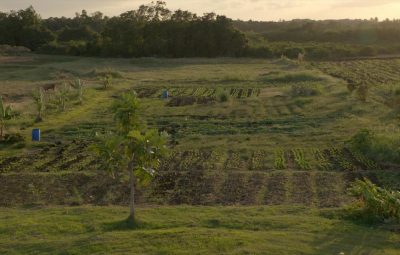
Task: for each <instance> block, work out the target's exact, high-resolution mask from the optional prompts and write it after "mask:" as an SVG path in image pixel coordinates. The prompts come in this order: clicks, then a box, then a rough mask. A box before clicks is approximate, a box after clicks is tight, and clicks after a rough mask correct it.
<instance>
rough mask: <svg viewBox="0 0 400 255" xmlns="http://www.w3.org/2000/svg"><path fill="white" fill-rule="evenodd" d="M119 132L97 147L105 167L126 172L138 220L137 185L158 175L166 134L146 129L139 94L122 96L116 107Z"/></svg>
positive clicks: (118, 171)
mask: <svg viewBox="0 0 400 255" xmlns="http://www.w3.org/2000/svg"><path fill="white" fill-rule="evenodd" d="M112 109H113V112H114V120H115V122H116V130H117V132H115V133H112V134H110V135H107V136H105V137H104V139H103V141H102V142H101V143H99V144H98V145H96V146H95V148H94V149H95V151H96V152H97V154H98V155H99V156H100V159H101V161H102V162H103V165H104V166H106V169H108V170H109V171H110V172H111V173H112V175H113V176H115V175H116V174H117V175H120V174H123V173H127V174H128V175H129V186H130V200H129V204H130V214H129V218H128V220H129V221H130V222H132V223H133V222H134V221H135V186H136V182H140V183H144V184H146V183H148V182H149V181H150V180H151V179H152V177H153V176H154V175H155V173H156V170H155V169H156V168H157V167H158V166H159V164H160V158H161V157H163V156H164V155H165V154H166V152H167V150H166V139H167V134H166V133H161V134H159V133H158V131H157V130H153V129H146V127H145V125H144V124H143V122H142V121H141V119H140V118H139V101H138V99H137V97H136V94H135V93H133V92H131V93H127V94H123V95H122V97H121V99H119V100H117V101H116V102H115V103H114V105H113V107H112Z"/></svg>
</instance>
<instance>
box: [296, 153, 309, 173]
mask: <svg viewBox="0 0 400 255" xmlns="http://www.w3.org/2000/svg"><path fill="white" fill-rule="evenodd" d="M292 153H293V156H294V162H295V163H296V164H297V166H298V167H299V168H300V169H302V170H310V169H311V165H310V163H309V162H308V160H307V159H306V157H305V155H304V150H302V149H293V150H292Z"/></svg>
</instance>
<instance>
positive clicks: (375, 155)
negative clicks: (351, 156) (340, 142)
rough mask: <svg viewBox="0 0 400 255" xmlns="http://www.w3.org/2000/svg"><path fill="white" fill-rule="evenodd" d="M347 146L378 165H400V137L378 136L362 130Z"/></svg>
mask: <svg viewBox="0 0 400 255" xmlns="http://www.w3.org/2000/svg"><path fill="white" fill-rule="evenodd" d="M347 144H348V146H349V148H350V149H351V150H352V151H355V152H358V153H360V154H362V155H363V156H365V157H366V158H368V159H371V160H373V161H375V162H376V163H381V164H384V163H392V164H400V138H399V137H387V136H383V135H380V136H378V135H376V134H374V133H373V132H371V131H369V130H361V131H360V132H358V133H357V134H356V135H354V136H353V137H352V138H351V139H350V140H349V141H348V143H347Z"/></svg>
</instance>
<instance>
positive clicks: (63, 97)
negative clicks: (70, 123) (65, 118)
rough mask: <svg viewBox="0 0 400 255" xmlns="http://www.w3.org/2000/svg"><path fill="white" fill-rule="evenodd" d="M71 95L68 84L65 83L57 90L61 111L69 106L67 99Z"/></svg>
mask: <svg viewBox="0 0 400 255" xmlns="http://www.w3.org/2000/svg"><path fill="white" fill-rule="evenodd" d="M68 96H69V87H68V86H67V84H65V83H64V84H63V86H62V87H61V88H60V89H59V90H58V91H57V100H58V107H59V109H60V110H61V111H63V112H64V111H65V109H66V108H67V101H68V99H69V98H68Z"/></svg>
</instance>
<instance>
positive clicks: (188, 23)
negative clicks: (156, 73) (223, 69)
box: [0, 1, 247, 57]
mask: <svg viewBox="0 0 400 255" xmlns="http://www.w3.org/2000/svg"><path fill="white" fill-rule="evenodd" d="M0 44H9V45H16V46H25V47H28V48H30V49H31V50H34V51H38V52H43V53H54V54H70V55H88V56H116V57H150V56H155V57H218V56H232V57H235V56H239V55H241V54H243V51H244V50H245V48H246V45H247V44H246V38H245V36H244V34H243V33H241V32H240V31H238V30H237V29H235V28H234V27H233V23H232V20H231V19H228V18H226V17H225V16H219V15H216V14H214V13H206V14H204V15H203V16H197V15H196V14H193V13H191V12H189V11H182V10H176V11H171V10H169V9H168V8H167V7H166V4H165V2H163V1H157V2H156V3H151V4H149V5H141V6H140V7H139V8H138V9H136V10H132V11H127V12H125V13H122V14H121V15H119V16H115V17H107V16H104V15H103V14H102V13H101V12H95V13H93V14H91V15H89V14H88V13H87V12H86V11H84V10H83V11H82V12H81V13H77V14H76V15H75V17H74V18H66V17H61V18H48V19H41V17H40V16H39V15H38V14H37V13H36V11H35V10H34V8H33V7H29V8H27V9H24V10H19V11H11V12H9V13H0Z"/></svg>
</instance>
